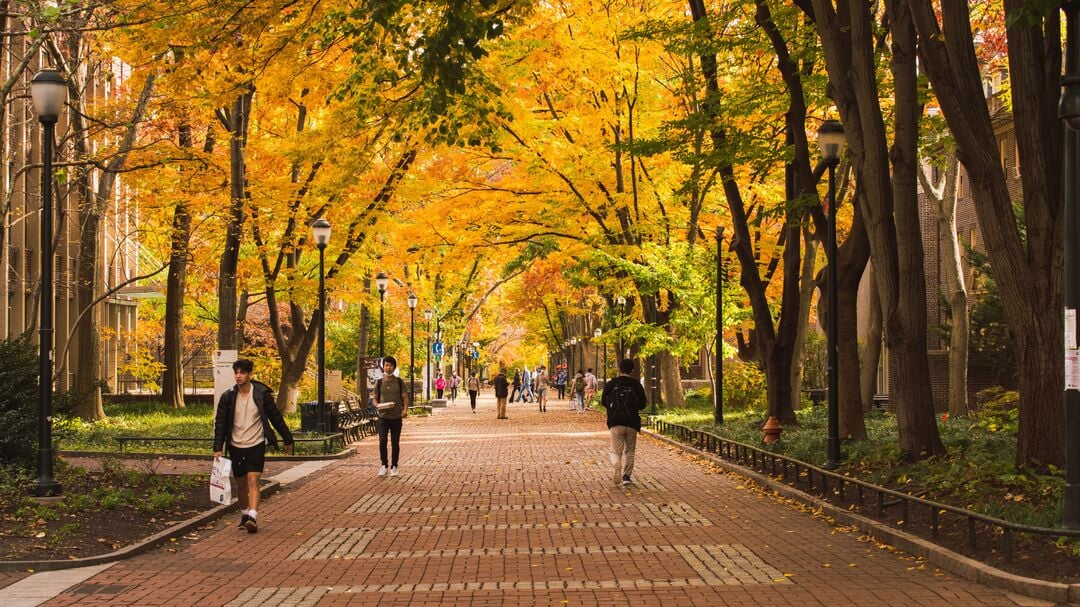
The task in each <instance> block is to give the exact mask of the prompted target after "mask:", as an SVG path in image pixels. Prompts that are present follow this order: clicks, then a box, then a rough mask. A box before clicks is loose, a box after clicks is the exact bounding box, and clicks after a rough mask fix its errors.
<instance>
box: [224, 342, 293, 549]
mask: <svg viewBox="0 0 1080 607" xmlns="http://www.w3.org/2000/svg"><path fill="white" fill-rule="evenodd" d="M232 369H233V376H234V378H235V379H236V385H235V386H233V387H232V388H229V389H228V390H226V391H225V393H224V394H222V395H221V399H219V400H218V406H217V413H216V414H215V415H214V459H215V460H216V459H218V458H220V457H221V455H222V453H224V454H226V455H227V456H228V457H229V458H230V459H232V471H233V475H234V476H235V477H236V499H237V501H238V502H240V527H242V528H244V529H247V532H248V533H255V532H257V531H258V530H259V526H258V523H257V521H256V517H257V516H258V515H259V513H258V509H259V477H261V476H262V472H263V465H264V462H265V460H266V446H267V445H268V444H269V445H270V446H271V447H272V448H274V449H277V436H276V435H275V434H274V430H277V431H278V433H280V434H281V440H282V442H283V443H284V444H285V449H284V450H285V453H287V454H289V455H292V453H293V435H292V432H290V431H289V426H288V424H286V423H285V418H284V417H282V415H281V412H280V411H278V408H277V405H276V404H275V403H274V393H273V392H272V391H271V390H270V387H269V386H267V385H266V384H264V383H261V382H257V381H252V380H251V374H252V372H253V371H254V370H255V364H254V363H252V362H251V361H250V360H246V359H240V360H237V361H236V362H234V363H233V365H232ZM271 425H273V427H274V429H273V430H272V429H271V428H270V426H271Z"/></svg>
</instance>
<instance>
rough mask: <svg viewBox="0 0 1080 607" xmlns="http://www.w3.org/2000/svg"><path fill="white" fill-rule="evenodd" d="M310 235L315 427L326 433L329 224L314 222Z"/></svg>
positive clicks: (319, 221)
mask: <svg viewBox="0 0 1080 607" xmlns="http://www.w3.org/2000/svg"><path fill="white" fill-rule="evenodd" d="M311 235H312V237H313V238H314V239H315V246H316V247H318V248H319V343H318V346H317V350H318V351H317V353H316V355H317V356H318V359H319V360H318V365H319V404H318V407H319V408H318V412H317V413H316V420H317V422H316V426H317V427H318V429H319V431H320V432H328V429H327V428H326V418H327V416H326V412H325V411H324V409H325V408H326V271H325V266H324V265H323V262H324V259H325V253H326V245H327V243H329V242H330V222H329V221H326V220H325V219H323V218H322V217H320V218H318V219H316V220H315V223H313V224H312V225H311Z"/></svg>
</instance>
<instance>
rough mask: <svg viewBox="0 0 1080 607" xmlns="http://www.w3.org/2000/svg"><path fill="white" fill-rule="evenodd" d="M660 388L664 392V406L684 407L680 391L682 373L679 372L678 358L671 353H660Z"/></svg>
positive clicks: (681, 391) (684, 400)
mask: <svg viewBox="0 0 1080 607" xmlns="http://www.w3.org/2000/svg"><path fill="white" fill-rule="evenodd" d="M659 358H660V387H661V389H662V390H663V391H664V406H666V407H678V408H680V409H683V408H685V407H686V396H685V394H683V389H682V373H680V371H679V357H678V356H675V355H674V354H672V353H671V352H660V353H659Z"/></svg>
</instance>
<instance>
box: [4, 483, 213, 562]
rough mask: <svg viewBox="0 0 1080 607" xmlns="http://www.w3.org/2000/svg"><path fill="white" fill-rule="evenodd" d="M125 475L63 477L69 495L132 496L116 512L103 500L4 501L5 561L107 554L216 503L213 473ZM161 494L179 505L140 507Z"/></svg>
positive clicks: (7, 498) (65, 489) (115, 506)
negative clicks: (212, 490) (212, 491)
mask: <svg viewBox="0 0 1080 607" xmlns="http://www.w3.org/2000/svg"><path fill="white" fill-rule="evenodd" d="M76 470H78V469H76ZM121 477H122V478H118V476H117V475H115V474H108V473H105V472H87V471H82V470H79V472H77V473H74V474H73V473H71V472H70V471H69V473H67V474H62V475H59V480H60V482H61V483H62V484H63V489H64V495H65V496H93V495H95V490H99V491H98V493H99V494H100V489H101V488H103V487H109V488H110V490H112V491H114V492H117V493H121V492H122V493H124V494H125V495H126V496H127V497H126V499H125V503H121V504H117V505H114V506H112V507H111V508H109V507H104V506H102V504H101V503H100V501H97V502H94V503H85V502H84V503H83V504H82V505H78V506H76V505H73V504H72V502H71V501H69V500H68V499H66V498H65V499H64V500H61V501H54V502H52V503H43V504H40V505H38V504H35V503H32V502H30V501H29V500H25V499H22V500H21V501H18V502H16V501H13V498H11V497H10V496H5V497H0V512H2V514H0V559H3V560H12V561H22V560H54V559H60V560H63V559H74V558H80V557H87V556H95V555H99V554H105V553H109V552H112V551H114V550H117V549H119V548H122V547H124V546H127V545H129V544H133V543H137V542H139V541H142V540H143V539H145V538H147V537H149V536H151V535H153V534H155V533H158V532H159V531H162V530H164V529H166V528H168V527H171V526H172V525H175V524H177V523H179V522H182V521H184V520H187V519H189V518H191V517H193V516H195V515H197V514H199V513H201V512H204V511H206V510H209V509H210V508H213V507H214V506H215V505H216V504H213V503H212V502H210V500H209V496H208V492H207V484H208V482H209V476H208V475H202V476H195V477H191V476H188V477H179V476H165V475H153V474H138V475H121ZM155 490H156V491H159V492H160V491H162V490H167V491H168V492H169V493H170V494H172V495H173V496H174V500H175V501H174V502H173V503H172V504H171V505H169V506H167V507H163V508H160V509H154V508H149V507H142V508H141V507H139V506H144V505H146V504H148V503H149V501H148V500H149V497H148V495H150V494H151V492H152V491H155ZM15 499H21V498H15ZM88 499H89V498H88Z"/></svg>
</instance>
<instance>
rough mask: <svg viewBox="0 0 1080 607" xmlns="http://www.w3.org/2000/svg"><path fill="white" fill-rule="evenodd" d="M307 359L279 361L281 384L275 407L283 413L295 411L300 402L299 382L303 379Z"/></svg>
mask: <svg viewBox="0 0 1080 607" xmlns="http://www.w3.org/2000/svg"><path fill="white" fill-rule="evenodd" d="M306 368H307V357H306V356H305V357H303V358H298V359H290V360H285V359H284V358H283V359H282V361H281V383H280V384H279V385H278V391H277V407H278V409H279V410H281V411H283V412H285V413H292V412H294V411H296V403H297V401H299V400H300V382H301V381H302V380H303V379H304V370H305V369H306Z"/></svg>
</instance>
